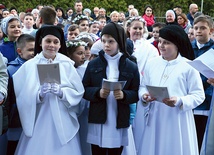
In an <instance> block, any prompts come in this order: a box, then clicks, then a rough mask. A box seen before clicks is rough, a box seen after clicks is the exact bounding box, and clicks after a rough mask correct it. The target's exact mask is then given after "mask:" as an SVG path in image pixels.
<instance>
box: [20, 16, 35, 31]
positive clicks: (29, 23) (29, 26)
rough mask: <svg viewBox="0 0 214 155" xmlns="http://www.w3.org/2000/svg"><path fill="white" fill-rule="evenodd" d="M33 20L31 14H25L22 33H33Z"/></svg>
mask: <svg viewBox="0 0 214 155" xmlns="http://www.w3.org/2000/svg"><path fill="white" fill-rule="evenodd" d="M34 23H35V22H34V18H33V14H31V13H26V14H25V16H24V21H23V26H24V27H23V28H22V33H27V34H30V33H31V32H33V31H34V28H33V24H34Z"/></svg>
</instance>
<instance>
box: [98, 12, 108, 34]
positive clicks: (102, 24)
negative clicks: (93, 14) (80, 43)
mask: <svg viewBox="0 0 214 155" xmlns="http://www.w3.org/2000/svg"><path fill="white" fill-rule="evenodd" d="M97 21H99V22H100V28H99V31H98V33H97V36H98V37H100V34H101V31H102V29H103V28H104V26H106V22H107V19H106V17H105V16H101V15H99V16H98V17H97Z"/></svg>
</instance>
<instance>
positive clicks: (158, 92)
mask: <svg viewBox="0 0 214 155" xmlns="http://www.w3.org/2000/svg"><path fill="white" fill-rule="evenodd" d="M146 88H147V90H148V92H149V94H150V96H151V97H154V98H156V101H159V102H163V99H165V98H170V97H169V92H168V89H167V87H157V86H149V85H146Z"/></svg>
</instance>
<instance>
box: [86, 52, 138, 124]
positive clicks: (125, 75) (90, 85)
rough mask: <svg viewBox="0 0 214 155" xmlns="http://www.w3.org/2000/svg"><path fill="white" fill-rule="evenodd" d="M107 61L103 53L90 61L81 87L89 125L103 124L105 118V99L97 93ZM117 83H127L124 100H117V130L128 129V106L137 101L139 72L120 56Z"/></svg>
mask: <svg viewBox="0 0 214 155" xmlns="http://www.w3.org/2000/svg"><path fill="white" fill-rule="evenodd" d="M106 67H107V61H106V59H105V58H104V51H101V52H100V53H99V57H97V58H95V59H94V60H92V61H90V62H89V64H88V66H87V69H86V72H85V75H84V77H83V85H84V87H85V93H84V98H85V99H86V100H89V101H90V108H89V118H88V121H89V123H95V124H104V123H105V122H106V118H107V111H106V99H103V98H100V96H99V91H100V89H101V86H102V80H103V78H106ZM119 81H127V82H126V84H125V86H124V88H123V90H122V91H123V92H124V99H122V100H117V104H118V115H117V118H116V119H117V126H116V127H117V128H126V127H129V117H130V110H129V104H131V103H136V102H137V101H138V89H139V83H140V78H139V72H138V67H137V65H136V64H135V63H134V62H132V61H131V60H129V59H128V58H126V56H125V55H122V56H121V58H120V61H119Z"/></svg>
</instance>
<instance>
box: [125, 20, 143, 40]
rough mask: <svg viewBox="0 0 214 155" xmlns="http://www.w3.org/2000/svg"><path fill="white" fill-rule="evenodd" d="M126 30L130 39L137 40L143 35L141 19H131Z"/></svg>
mask: <svg viewBox="0 0 214 155" xmlns="http://www.w3.org/2000/svg"><path fill="white" fill-rule="evenodd" d="M128 30H129V33H130V39H131V40H132V41H136V40H139V39H141V38H142V37H143V33H144V24H143V22H141V21H133V22H132V23H131V25H130V28H129V29H128Z"/></svg>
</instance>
